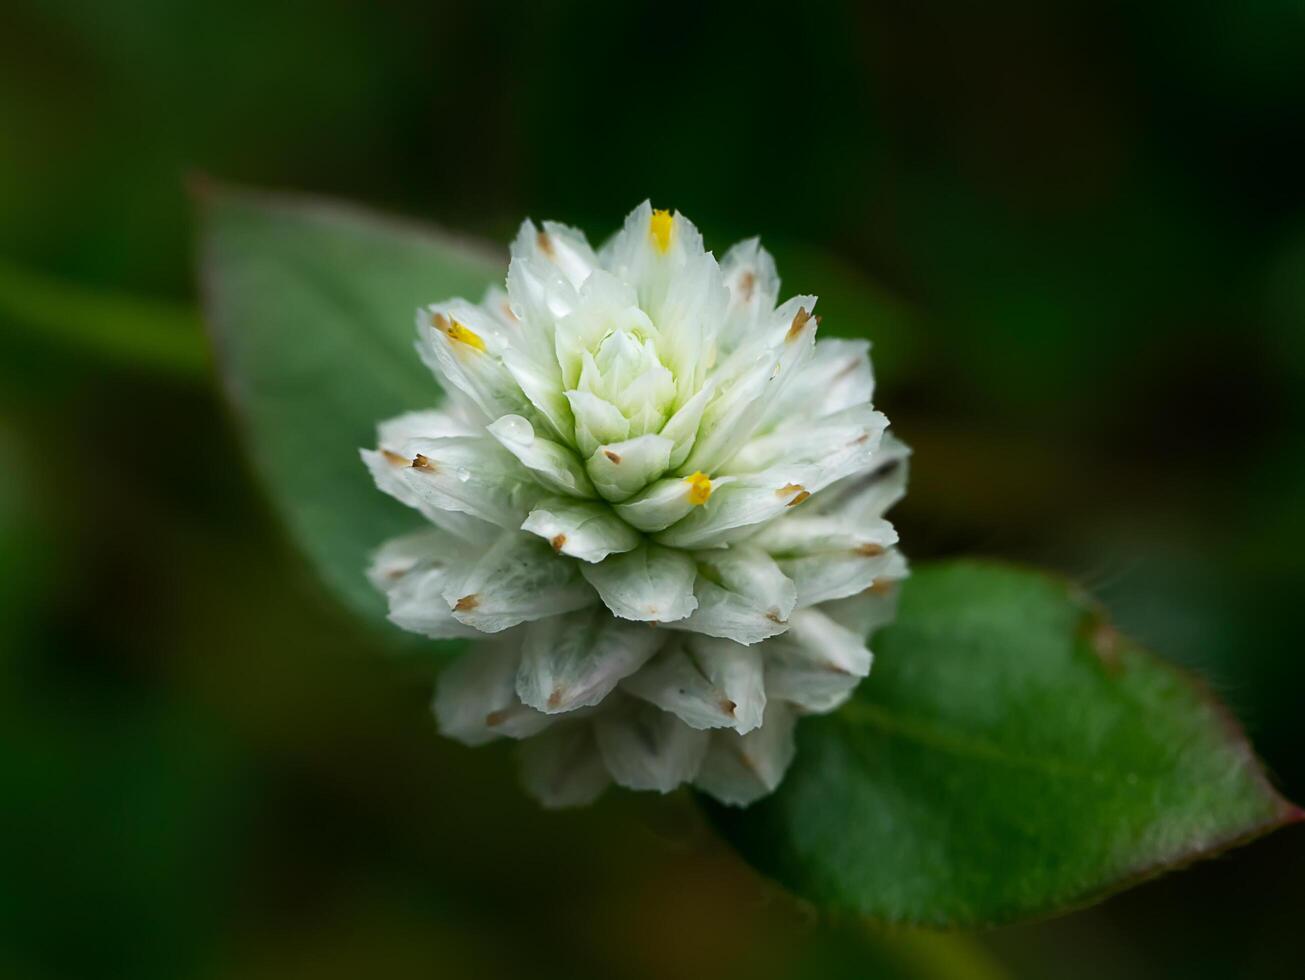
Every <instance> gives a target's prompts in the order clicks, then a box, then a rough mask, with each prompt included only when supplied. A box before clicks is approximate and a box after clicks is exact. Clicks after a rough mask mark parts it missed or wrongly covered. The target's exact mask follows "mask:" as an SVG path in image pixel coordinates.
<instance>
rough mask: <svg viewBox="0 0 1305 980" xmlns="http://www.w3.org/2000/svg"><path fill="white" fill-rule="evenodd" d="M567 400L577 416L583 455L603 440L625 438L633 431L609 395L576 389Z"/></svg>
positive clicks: (595, 447) (616, 440)
mask: <svg viewBox="0 0 1305 980" xmlns="http://www.w3.org/2000/svg"><path fill="white" fill-rule="evenodd" d="M566 400H567V401H568V402H569V403H570V405H571V412H572V414H573V415H574V416H575V444H576V448H577V449H579V450H580V455H581V456H584V457H586V458H587V457H589V456H591V455H593V454H594V453H595V452H596V451H597V450H598V447H600V446H601V445H602V444H603V443H605V442H607V443H611V442H621V441H623V440H624V439H625V438H626V436H628V435H629V434H630V423H629V420H627V419H626V417H625V416H624V415H622V414H621V410H620V409H619V408H617V407H616V406H615V405H613V404H612V403H611V402H609V401H607V400H606V399H605V398H599V397H598V396H597V395H595V394H593V393H592V392H588V391H576V390H574V389H572V390H571V391H568V392H566Z"/></svg>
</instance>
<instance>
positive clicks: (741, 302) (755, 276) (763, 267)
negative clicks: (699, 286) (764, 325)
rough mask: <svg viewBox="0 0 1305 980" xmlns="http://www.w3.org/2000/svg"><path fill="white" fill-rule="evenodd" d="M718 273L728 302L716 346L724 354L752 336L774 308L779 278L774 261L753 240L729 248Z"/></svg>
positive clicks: (759, 244)
mask: <svg viewBox="0 0 1305 980" xmlns="http://www.w3.org/2000/svg"><path fill="white" fill-rule="evenodd" d="M720 269H721V277H722V279H723V280H724V282H725V286H726V288H728V289H729V291H730V302H729V307H728V309H727V310H726V313H725V324H724V326H723V327H722V329H721V331H720V335H719V338H718V342H719V344H720V349H721V351H722V353H725V354H728V353H729V352H730V351H733V350H734V349H735V348H736V347H738V346H739V344H740V343H742V341H743V340H744V339H745V338H747V337H749V336H751V335H753V334H754V333H755V332H756V330H755V328H756V325H757V323H758V322H759V321H760V319H761V318H762V317H763V316H765V315H766V314H768V313H770V312H771V310H773V309H774V308H775V302H776V301H777V300H778V298H779V276H778V274H777V273H776V272H775V260H774V259H772V258H771V257H770V253H769V252H767V251H766V250H765V249H764V248H762V247H761V243H760V242H759V241H758V240H757V239H756V238H749V239H746V240H745V241H741V242H739V243H737V244H736V245H734V246H733V247H731V248H730V250H729V251H728V252H726V253H725V257H724V258H723V259H721V263H720Z"/></svg>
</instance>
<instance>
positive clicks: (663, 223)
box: [648, 211, 675, 252]
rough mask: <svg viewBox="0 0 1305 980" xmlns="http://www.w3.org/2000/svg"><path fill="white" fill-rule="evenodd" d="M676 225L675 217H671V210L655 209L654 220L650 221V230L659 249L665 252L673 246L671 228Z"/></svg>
mask: <svg viewBox="0 0 1305 980" xmlns="http://www.w3.org/2000/svg"><path fill="white" fill-rule="evenodd" d="M674 226H675V219H674V218H672V217H671V212H669V211H654V212H653V213H652V220H651V221H650V222H649V223H648V231H649V233H650V234H651V235H652V240H653V244H654V245H656V246H657V251H659V252H665V251H666V250H667V249H668V248H670V247H671V229H672V228H673V227H674Z"/></svg>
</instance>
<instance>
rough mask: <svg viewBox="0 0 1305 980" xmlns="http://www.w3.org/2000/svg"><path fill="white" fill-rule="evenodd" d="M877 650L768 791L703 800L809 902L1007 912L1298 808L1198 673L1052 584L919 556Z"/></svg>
mask: <svg viewBox="0 0 1305 980" xmlns="http://www.w3.org/2000/svg"><path fill="white" fill-rule="evenodd" d="M875 646H876V652H877V660H876V664H875V668H874V670H873V671H872V672H871V675H870V677H869V679H868V680H867V681H866V682H865V683H863V684H862V685H861V687H860V688H859V689H858V692H857V694H856V696H855V697H854V698H853V700H852V701H850V702H849V703H848V704H847V705H846V706H844V707H843V708H842V709H841V710H840V711H838V712H837V713H835V714H833V715H829V716H825V717H820V718H808V719H806V720H804V721H803V722H802V724H801V725H799V726H798V754H797V760H796V762H795V764H794V765H793V767H792V769H791V771H790V772H789V774H788V776H787V778H786V779H785V781H784V783H783V785H782V786H781V787H780V788H779V790H778V792H776V793H775V794H774V795H773V796H772V797H770V798H768V799H766V800H764V801H762V802H761V803H759V804H757V805H755V806H753V807H751V808H750V809H747V810H742V811H739V810H730V809H726V808H723V807H720V806H716V805H712V804H707V805H708V807H709V810H710V812H711V814H712V816H713V818H714V819H715V821H716V822H717V824H718V826H719V827H720V828H721V829H722V830H723V832H724V833H725V835H726V836H727V838H728V839H730V840H731V841H732V842H733V843H734V844H735V845H736V846H737V847H738V849H739V850H740V851H741V852H742V854H743V855H744V856H745V857H746V858H747V859H748V860H749V861H750V862H752V863H753V864H754V865H756V866H757V867H758V868H760V869H761V870H762V871H764V872H766V873H768V874H770V875H772V876H773V877H775V878H776V879H778V880H779V881H780V882H782V883H783V884H785V885H786V886H788V887H789V888H791V889H792V890H793V891H795V892H797V893H798V894H799V895H801V896H803V897H805V898H808V899H810V900H812V901H814V902H817V903H819V904H821V905H823V906H826V907H829V908H832V909H837V910H841V911H845V912H852V913H855V914H858V915H862V916H867V917H870V918H873V919H877V920H883V921H888V922H896V923H915V924H921V925H931V926H976V925H984V924H993V923H1000V922H1008V921H1010V920H1014V919H1019V918H1023V917H1028V916H1034V915H1040V914H1046V913H1049V912H1052V911H1056V910H1060V909H1065V908H1068V907H1071V906H1076V905H1080V904H1083V903H1085V902H1088V901H1090V900H1092V899H1094V898H1097V897H1100V896H1102V895H1104V894H1105V893H1108V892H1110V891H1112V890H1115V889H1118V888H1120V887H1123V886H1125V885H1127V884H1130V883H1132V882H1135V881H1137V880H1140V879H1143V878H1146V877H1149V876H1151V875H1155V874H1158V873H1160V872H1162V871H1164V870H1166V869H1169V868H1173V867H1177V866H1180V865H1183V864H1185V863H1187V862H1190V861H1192V860H1195V859H1197V858H1200V857H1205V856H1208V855H1211V854H1213V853H1216V852H1218V851H1219V850H1221V849H1223V848H1226V847H1229V846H1232V845H1234V844H1236V843H1239V842H1241V841H1244V840H1246V839H1248V838H1250V837H1254V836H1256V835H1258V834H1261V833H1264V832H1266V831H1268V830H1271V829H1273V828H1275V827H1277V826H1280V825H1282V824H1285V823H1289V822H1293V821H1296V820H1300V819H1301V818H1302V813H1301V811H1300V810H1298V809H1296V808H1295V807H1293V806H1291V805H1290V804H1289V803H1287V802H1286V801H1285V800H1283V799H1282V798H1281V797H1280V796H1279V795H1278V794H1277V793H1276V792H1275V791H1274V790H1273V788H1272V787H1271V786H1270V785H1269V783H1268V781H1267V779H1266V777H1265V774H1264V772H1263V770H1262V769H1261V768H1260V765H1259V763H1258V762H1257V761H1256V759H1255V757H1254V755H1253V753H1252V751H1251V748H1250V746H1249V744H1248V743H1247V741H1246V739H1245V738H1244V736H1243V735H1242V734H1241V732H1240V731H1239V730H1238V728H1237V726H1236V723H1235V722H1234V721H1233V720H1232V718H1231V717H1230V716H1229V714H1228V713H1227V711H1226V710H1225V709H1224V708H1223V707H1222V706H1220V705H1219V704H1218V702H1217V701H1216V700H1215V699H1214V698H1213V696H1212V695H1211V694H1210V692H1209V691H1208V690H1206V689H1205V688H1204V686H1202V685H1201V684H1200V683H1199V682H1198V681H1196V680H1195V679H1193V678H1192V677H1190V676H1188V675H1187V674H1185V673H1183V672H1182V671H1180V670H1178V669H1176V668H1175V667H1172V666H1170V665H1168V664H1165V663H1163V662H1161V661H1160V660H1158V659H1156V658H1155V657H1153V656H1152V655H1150V654H1149V653H1147V652H1146V651H1144V650H1142V649H1140V648H1138V647H1137V646H1135V645H1133V644H1132V643H1130V642H1129V641H1127V640H1125V639H1123V638H1122V637H1120V636H1119V635H1118V634H1117V633H1115V632H1114V631H1113V630H1112V629H1111V628H1110V627H1109V626H1108V625H1106V624H1105V622H1104V621H1103V619H1102V618H1101V615H1100V613H1099V611H1098V610H1097V609H1096V608H1095V607H1093V606H1092V605H1090V604H1089V603H1088V602H1087V601H1086V600H1085V598H1084V597H1083V596H1082V595H1080V594H1079V593H1077V592H1076V591H1074V590H1073V589H1071V588H1070V587H1068V586H1067V585H1066V584H1065V583H1063V582H1061V581H1059V580H1056V579H1054V578H1051V577H1049V576H1046V575H1043V574H1039V573H1036V572H1032V571H1025V570H1018V569H1014V568H1010V567H1006V566H1000V565H994V564H983V563H977V562H957V563H948V564H943V565H934V566H927V567H925V568H922V569H919V570H917V571H916V573H915V575H914V577H913V578H912V579H910V580H909V582H908V584H907V586H906V587H905V589H904V591H903V596H902V607H901V612H900V615H899V617H898V621H897V623H896V624H895V625H893V626H892V627H890V628H888V629H886V630H885V631H884V632H883V633H882V634H881V635H880V636H879V637H878V638H877V642H876V644H875Z"/></svg>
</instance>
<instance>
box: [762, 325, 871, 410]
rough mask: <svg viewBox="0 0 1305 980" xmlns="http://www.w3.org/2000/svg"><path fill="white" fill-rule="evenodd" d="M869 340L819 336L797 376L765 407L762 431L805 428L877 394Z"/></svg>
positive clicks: (867, 402)
mask: <svg viewBox="0 0 1305 980" xmlns="http://www.w3.org/2000/svg"><path fill="white" fill-rule="evenodd" d="M869 350H870V344H869V343H868V342H867V341H864V340H838V339H831V340H820V341H818V342H817V343H816V346H815V349H814V350H813V351H812V352H811V357H810V358H809V359H808V360H807V361H806V363H804V364H803V365H802V368H801V370H800V371H798V373H797V375H796V377H794V378H793V379H792V380H791V382H790V384H789V386H788V387H787V388H785V389H784V393H783V396H782V397H780V398H778V399H776V400H775V401H774V402H773V403H772V404H771V405H770V406H769V407H768V408H767V411H766V419H765V421H764V422H763V423H762V426H761V428H762V431H766V430H768V429H772V428H773V429H783V428H803V427H805V426H806V425H808V424H809V423H810V422H812V421H814V420H816V419H821V418H824V417H825V416H827V415H834V414H836V413H838V412H841V411H843V410H845V409H848V408H851V407H853V406H854V405H869V403H870V400H871V398H872V397H873V396H874V390H875V383H874V374H873V372H872V371H871V368H870V357H869V354H868V352H869Z"/></svg>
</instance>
